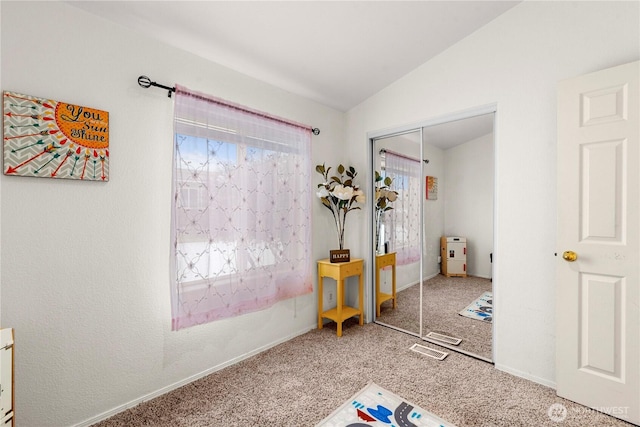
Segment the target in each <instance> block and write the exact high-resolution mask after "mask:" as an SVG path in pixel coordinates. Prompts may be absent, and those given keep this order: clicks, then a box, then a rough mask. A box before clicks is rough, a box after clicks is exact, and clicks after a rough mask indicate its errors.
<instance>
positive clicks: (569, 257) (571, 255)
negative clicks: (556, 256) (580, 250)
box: [562, 251, 578, 262]
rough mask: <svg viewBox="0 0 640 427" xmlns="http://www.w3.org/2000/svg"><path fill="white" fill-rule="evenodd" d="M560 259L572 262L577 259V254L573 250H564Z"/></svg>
mask: <svg viewBox="0 0 640 427" xmlns="http://www.w3.org/2000/svg"><path fill="white" fill-rule="evenodd" d="M562 259H564V260H565V261H569V262H573V261H575V260H577V259H578V254H577V253H575V252H573V251H564V253H563V254H562Z"/></svg>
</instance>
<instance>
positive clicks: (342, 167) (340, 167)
mask: <svg viewBox="0 0 640 427" xmlns="http://www.w3.org/2000/svg"><path fill="white" fill-rule="evenodd" d="M338 173H339V174H340V175H342V174H343V173H344V166H342V165H339V166H338Z"/></svg>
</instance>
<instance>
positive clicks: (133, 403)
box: [73, 323, 318, 427]
mask: <svg viewBox="0 0 640 427" xmlns="http://www.w3.org/2000/svg"><path fill="white" fill-rule="evenodd" d="M317 327H318V325H316V324H315V323H314V324H313V325H312V326H308V327H306V328H304V329H302V330H300V331H298V332H295V333H293V334H291V335H288V336H286V337H284V338H281V339H279V340H276V341H273V342H271V343H269V344H266V345H263V346H262V347H259V348H257V349H254V350H252V351H250V352H248V353H245V354H243V355H240V356H238V357H234V358H233V359H230V360H227V361H226V362H222V363H220V364H219V365H216V366H213V367H211V368H209V369H205V370H204V371H202V372H199V373H197V374H194V375H191V376H189V377H187V378H185V379H183V380H180V381H178V382H175V383H173V384H169V385H168V386H165V387H162V388H161V389H159V390H156V391H153V392H151V393H148V394H145V395H144V396H140V397H138V398H136V399H134V400H131V401H129V402H127V403H124V404H122V405H119V406H116V407H115V408H113V409H110V410H108V411H105V412H103V413H101V414H98V415H96V416H95V417H91V418H89V419H86V420H84V421H82V422H80V423H78V424H74V425H73V427H88V426H91V425H93V424H95V423H97V422H99V421H102V420H106V419H107V418H109V417H112V416H114V415H116V414H118V413H120V412H122V411H126V410H127V409H129V408H133V407H134V406H136V405H139V404H141V403H142V402H146V401H148V400H151V399H155V398H156V397H158V396H161V395H163V394H166V393H169V392H170V391H173V390H175V389H177V388H180V387H182V386H184V385H187V384H189V383H192V382H194V381H196V380H199V379H200V378H203V377H206V376H207V375H210V374H212V373H214V372H216V371H219V370H220V369H223V368H226V367H227V366H231V365H234V364H236V363H238V362H241V361H243V360H245V359H248V358H250V357H252V356H255V355H256V354H258V353H262V352H263V351H265V350H268V349H270V348H271V347H275V346H276V345H278V344H282V343H283V342H286V341H289V340H290V339H292V338H295V337H297V336H299V335H302V334H306V333H307V332H309V331H311V330H313V329H316V328H317Z"/></svg>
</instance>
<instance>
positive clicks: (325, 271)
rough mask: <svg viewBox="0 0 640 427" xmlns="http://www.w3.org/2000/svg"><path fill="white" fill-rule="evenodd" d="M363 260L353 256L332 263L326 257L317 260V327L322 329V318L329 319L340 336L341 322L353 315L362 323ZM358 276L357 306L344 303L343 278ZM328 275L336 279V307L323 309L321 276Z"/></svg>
mask: <svg viewBox="0 0 640 427" xmlns="http://www.w3.org/2000/svg"><path fill="white" fill-rule="evenodd" d="M363 267H364V260H362V259H360V258H354V259H352V260H351V261H349V262H340V263H332V262H329V259H328V258H325V259H321V260H319V261H318V329H322V318H323V317H326V318H327V319H331V320H333V321H334V322H336V323H337V325H338V336H339V337H341V336H342V322H344V321H345V320H347V319H348V318H350V317H353V316H359V317H360V325H364V309H363V307H364V304H363V295H364V280H363V277H362V273H363ZM350 276H359V286H358V308H355V307H350V306H348V305H345V304H344V279H345V278H347V277H350ZM323 277H330V278H332V279H334V280H335V281H336V294H337V295H336V308H332V309H331V310H327V311H323V309H322V304H323V301H322V295H323V290H322V288H323V286H322V278H323Z"/></svg>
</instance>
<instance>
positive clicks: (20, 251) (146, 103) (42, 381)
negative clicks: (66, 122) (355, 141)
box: [0, 2, 344, 427]
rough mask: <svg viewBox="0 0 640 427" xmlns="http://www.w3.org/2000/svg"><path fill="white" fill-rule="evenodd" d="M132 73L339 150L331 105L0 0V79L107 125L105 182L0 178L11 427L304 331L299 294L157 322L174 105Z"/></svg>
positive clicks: (83, 18) (333, 153) (110, 403)
mask: <svg viewBox="0 0 640 427" xmlns="http://www.w3.org/2000/svg"><path fill="white" fill-rule="evenodd" d="M141 74H147V75H149V76H150V77H151V78H152V79H154V80H156V81H158V82H163V83H167V84H172V83H173V82H178V83H180V84H183V85H185V86H187V87H190V88H192V89H195V90H199V91H202V92H208V93H212V94H215V95H217V96H219V97H222V98H226V99H229V100H231V101H234V102H237V103H240V104H245V105H248V106H251V107H253V108H256V109H259V110H264V111H269V112H271V113H273V114H275V115H278V116H283V117H289V118H291V119H292V120H295V121H298V122H302V123H308V124H311V125H313V126H317V127H319V128H320V129H321V131H322V133H321V134H320V135H319V136H317V137H314V138H313V157H314V158H313V160H314V162H317V163H321V162H323V161H326V162H334V161H336V159H337V157H338V156H339V154H340V150H338V149H337V147H338V146H342V145H343V135H344V114H343V113H341V112H337V111H335V110H332V109H329V108H326V107H323V106H321V105H318V104H316V103H313V102H310V101H307V100H305V99H303V98H300V97H296V96H293V95H292V94H290V93H287V92H284V91H282V90H278V89H276V88H274V87H272V86H269V85H266V84H264V83H261V82H259V81H256V80H254V79H251V78H248V77H246V76H244V75H241V74H238V73H236V72H234V71H231V70H228V69H226V68H223V67H221V66H217V65H215V64H212V63H210V62H207V61H204V60H202V59H201V58H198V57H196V56H194V55H190V54H187V53H185V52H181V51H179V50H176V49H174V48H170V47H168V46H166V45H163V44H161V43H158V42H154V41H151V40H148V39H145V38H143V37H141V36H139V35H137V34H136V33H134V32H131V31H128V30H125V29H123V28H121V27H118V26H116V25H113V24H111V23H108V22H107V21H104V20H102V19H100V18H97V17H95V16H93V15H88V14H86V13H85V12H83V11H81V10H79V9H77V8H75V7H72V6H70V5H68V4H66V3H63V2H2V89H3V90H11V91H17V92H23V93H26V94H30V95H35V96H40V97H46V98H52V99H55V100H60V101H66V102H71V103H77V104H80V105H86V106H89V107H94V108H98V109H102V110H106V111H109V113H110V134H111V137H110V142H111V144H110V154H111V176H110V181H109V182H108V183H95V182H76V181H68V180H48V179H38V178H20V177H11V176H4V175H2V176H0V189H1V194H2V210H1V218H2V224H1V226H2V238H1V241H2V252H1V256H2V266H1V267H2V277H1V283H2V289H1V290H2V325H3V326H6V327H14V328H15V331H16V408H17V411H18V412H17V418H18V419H19V421H20V424H21V425H24V426H42V427H44V426H62V425H70V424H74V423H80V422H82V421H83V420H86V419H92V418H93V417H96V416H98V414H101V413H103V412H106V411H110V410H112V409H113V408H116V409H117V408H119V407H121V406H120V405H124V404H126V403H128V402H132V401H135V399H138V398H140V397H142V396H145V395H147V394H149V393H155V392H157V391H158V390H162V389H164V388H165V387H171V386H172V385H173V384H175V383H180V382H182V381H186V380H188V379H189V378H191V377H192V376H194V375H198V374H199V373H201V372H204V371H207V370H208V369H211V368H214V367H216V366H220V365H224V364H226V363H229V362H232V361H234V360H236V359H237V358H241V357H244V356H246V355H248V354H251V353H252V352H255V351H257V350H259V349H261V348H264V347H265V346H270V345H272V344H273V343H277V342H279V341H281V340H284V339H287V338H288V337H290V336H293V335H296V334H299V333H301V332H304V331H306V330H308V329H310V328H313V327H315V322H316V299H315V297H314V295H307V296H304V297H300V298H297V299H294V300H287V301H284V302H281V303H279V304H277V305H276V306H274V307H272V308H271V309H267V310H265V311H261V312H257V313H252V314H248V315H245V316H241V317H239V318H236V319H230V320H224V321H219V322H215V323H213V324H209V325H204V326H198V327H194V328H189V329H186V330H183V331H180V332H171V331H170V325H171V319H170V301H169V271H168V259H169V242H170V238H169V217H170V203H171V199H170V197H171V196H170V188H171V153H172V145H173V143H172V114H173V106H172V102H171V100H169V99H168V98H167V94H166V92H164V91H162V90H159V89H147V90H145V89H142V88H140V87H139V86H138V84H137V78H138V76H139V75H141ZM313 214H314V217H316V218H317V220H316V221H314V225H315V226H316V228H317V229H319V230H320V232H314V236H315V237H316V238H315V246H314V255H315V256H314V258H315V259H317V258H321V257H324V256H326V255H325V254H326V253H327V251H328V249H329V247H330V246H331V243H333V242H325V241H323V239H322V237H318V236H323V235H324V234H325V233H324V230H326V227H327V226H331V224H330V223H329V220H330V219H329V218H327V217H326V215H325V212H324V211H321V206H320V203H317V204H316V203H314V212H313ZM310 262H313V260H310ZM314 281H315V279H314Z"/></svg>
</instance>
